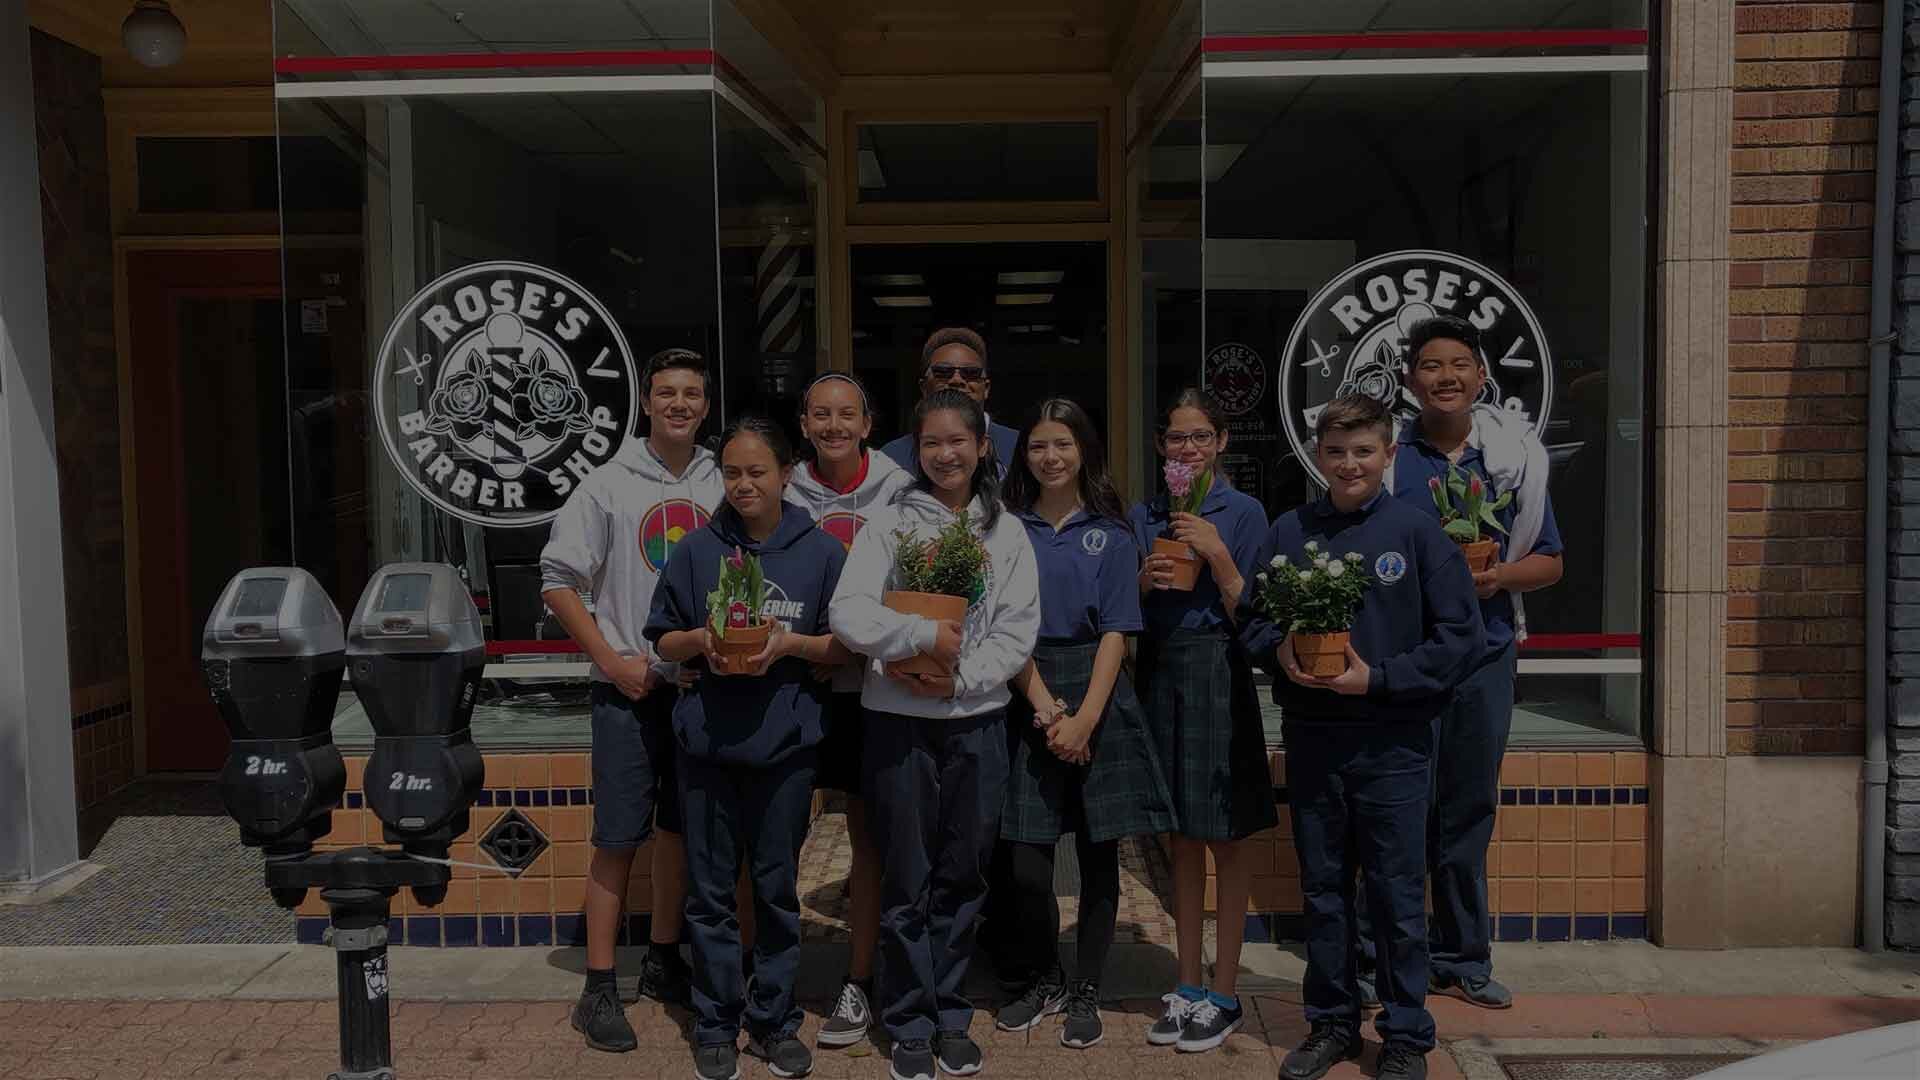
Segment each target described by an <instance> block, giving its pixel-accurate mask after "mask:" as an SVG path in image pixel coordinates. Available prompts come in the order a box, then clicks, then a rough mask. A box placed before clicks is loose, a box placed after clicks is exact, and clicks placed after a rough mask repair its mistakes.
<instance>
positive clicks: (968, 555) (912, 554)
mask: <svg viewBox="0 0 1920 1080" xmlns="http://www.w3.org/2000/svg"><path fill="white" fill-rule="evenodd" d="M893 540H894V550H893V581H894V584H895V585H897V586H899V587H898V588H896V589H889V590H887V591H886V592H885V593H882V594H881V596H880V602H881V603H882V604H885V605H886V606H887V607H888V608H889V609H891V610H893V611H898V612H900V613H901V614H903V615H920V616H924V617H925V618H929V619H949V620H952V621H953V622H957V623H964V622H965V621H966V618H967V605H968V604H970V603H972V602H973V600H974V598H975V597H977V596H979V595H980V592H981V590H982V589H983V588H984V587H985V585H986V570H987V546H986V542H985V541H984V540H983V539H981V537H980V535H979V533H977V532H975V531H974V528H973V526H972V524H971V523H969V522H968V521H967V519H966V516H965V515H962V516H960V517H956V518H954V519H953V521H952V522H950V523H948V524H947V525H946V526H945V527H943V528H942V529H941V530H940V531H939V532H937V533H935V534H934V536H933V538H932V539H931V540H922V539H921V538H920V536H919V534H918V533H910V532H907V531H905V530H902V531H899V532H895V533H894V534H893ZM894 668H895V670H897V671H901V672H904V673H906V674H909V675H951V674H953V672H952V671H951V670H950V669H949V668H948V667H947V666H946V665H945V664H942V663H941V662H940V661H938V660H936V659H934V658H933V657H931V656H928V655H926V654H925V653H920V654H916V655H914V656H911V657H908V658H907V659H905V660H901V661H899V662H897V663H896V664H895V665H894Z"/></svg>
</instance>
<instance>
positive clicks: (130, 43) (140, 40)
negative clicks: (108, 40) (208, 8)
mask: <svg viewBox="0 0 1920 1080" xmlns="http://www.w3.org/2000/svg"><path fill="white" fill-rule="evenodd" d="M120 42H121V44H123V45H125V46H126V47H127V52H129V53H131V54H132V55H133V58H134V59H135V60H138V61H139V62H140V63H142V64H144V65H145V66H147V67H150V68H163V67H170V66H172V65H174V64H177V63H179V62H180V57H181V55H182V54H184V53H185V52H186V51H187V28H186V27H184V26H181V25H180V20H179V19H177V18H175V17H174V14H173V9H171V8H169V7H168V6H167V4H166V0H139V2H138V3H136V4H134V5H133V11H132V13H131V14H129V15H128V16H127V21H126V22H123V23H121V24H120Z"/></svg>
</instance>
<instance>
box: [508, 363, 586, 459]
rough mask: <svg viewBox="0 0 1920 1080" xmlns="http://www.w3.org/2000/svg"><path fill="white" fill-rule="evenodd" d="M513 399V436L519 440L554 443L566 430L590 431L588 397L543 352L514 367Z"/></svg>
mask: <svg viewBox="0 0 1920 1080" xmlns="http://www.w3.org/2000/svg"><path fill="white" fill-rule="evenodd" d="M512 400H513V420H514V423H515V425H516V427H515V429H514V436H515V437H516V438H518V439H520V440H522V441H524V440H527V439H531V438H534V437H536V436H537V437H539V438H542V439H546V440H548V441H549V442H555V441H558V440H559V439H561V438H562V437H563V436H565V435H566V433H567V432H569V431H572V432H581V431H591V430H593V420H592V419H591V418H590V417H588V416H587V395H586V394H585V393H583V392H582V391H581V389H580V388H579V387H578V386H576V385H574V382H573V377H572V376H571V375H570V374H568V373H567V372H565V371H562V370H560V369H558V368H555V367H553V366H552V365H550V364H549V363H548V361H547V354H546V352H545V351H537V352H535V353H534V354H533V360H532V361H531V362H529V363H527V364H522V365H517V366H516V367H515V368H514V380H513V392H512Z"/></svg>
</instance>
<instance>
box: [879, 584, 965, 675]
mask: <svg viewBox="0 0 1920 1080" xmlns="http://www.w3.org/2000/svg"><path fill="white" fill-rule="evenodd" d="M880 602H881V603H882V604H885V605H886V606H887V609H888V610H890V611H897V612H899V613H900V614H902V615H919V616H922V617H923V618H928V619H950V620H952V621H953V622H957V623H961V624H965V623H966V621H967V598H966V597H964V596H947V595H946V594H944V593H925V592H901V591H898V590H889V591H887V592H885V593H882V594H881V595H880ZM893 668H894V670H896V671H902V672H905V673H907V674H909V675H951V674H953V669H951V668H949V667H947V666H946V665H945V664H942V663H941V662H940V661H938V660H935V659H934V658H933V657H931V656H928V655H927V654H925V653H917V654H915V655H913V656H910V657H908V658H907V659H905V660H898V661H895V662H894V664H893Z"/></svg>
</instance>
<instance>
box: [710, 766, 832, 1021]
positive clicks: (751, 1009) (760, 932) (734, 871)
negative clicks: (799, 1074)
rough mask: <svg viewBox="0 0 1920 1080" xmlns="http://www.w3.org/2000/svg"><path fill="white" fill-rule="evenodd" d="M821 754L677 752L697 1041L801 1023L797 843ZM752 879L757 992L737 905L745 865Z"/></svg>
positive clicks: (804, 835) (803, 828)
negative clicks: (761, 757) (744, 759)
mask: <svg viewBox="0 0 1920 1080" xmlns="http://www.w3.org/2000/svg"><path fill="white" fill-rule="evenodd" d="M814 764H815V757H814V751H813V750H811V749H807V750H801V751H799V752H797V753H794V754H792V755H790V756H788V757H787V758H785V759H783V760H782V761H780V762H779V763H778V764H774V765H768V766H765V767H763V768H754V767H752V766H747V765H723V764H720V763H717V762H710V761H703V760H701V759H699V758H696V757H694V756H692V755H691V754H682V755H681V756H680V777H681V780H680V792H681V801H682V803H683V805H684V807H685V809H686V825H687V934H688V936H689V937H690V938H692V940H693V1013H694V1022H693V1032H694V1042H695V1044H697V1045H699V1046H709V1045H713V1044H716V1043H732V1042H733V1041H734V1040H735V1039H737V1038H738V1037H739V1034H740V1026H741V1022H742V1021H743V1020H744V1021H745V1023H746V1027H747V1029H748V1031H749V1032H750V1033H751V1034H753V1035H756V1036H759V1037H762V1038H778V1037H781V1036H785V1035H791V1034H793V1033H794V1032H795V1031H797V1030H798V1029H799V1027H800V1020H801V1013H800V1006H799V1005H797V1004H795V1003H794V1000H793V984H794V979H795V978H796V977H797V976H798V975H799V972H800V895H799V890H798V888H797V886H798V866H799V861H800V846H801V845H802V844H803V843H805V842H806V839H807V824H808V817H807V815H808V811H810V810H811V809H812V807H813V770H814ZM742 862H745V863H746V864H747V872H748V873H749V874H750V875H751V876H752V878H753V917H754V926H755V933H754V943H753V970H754V975H755V981H754V987H753V997H752V998H751V999H749V998H748V997H747V986H746V977H745V975H744V973H743V971H742V967H741V963H740V960H741V957H740V922H739V919H738V917H737V915H736V913H735V911H734V902H735V900H734V897H735V895H736V894H735V890H736V888H737V887H738V885H739V882H740V864H741V863H742Z"/></svg>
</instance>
